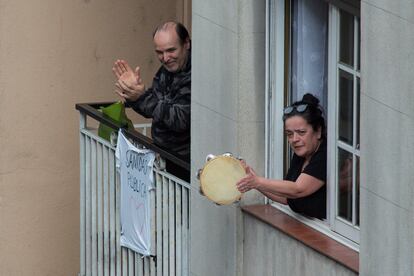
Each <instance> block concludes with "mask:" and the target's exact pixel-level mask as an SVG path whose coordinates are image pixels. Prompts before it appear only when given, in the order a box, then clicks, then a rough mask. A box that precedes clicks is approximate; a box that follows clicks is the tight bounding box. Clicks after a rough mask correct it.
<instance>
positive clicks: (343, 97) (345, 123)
mask: <svg viewBox="0 0 414 276" xmlns="http://www.w3.org/2000/svg"><path fill="white" fill-rule="evenodd" d="M353 83H354V78H353V76H352V75H351V74H349V73H347V72H345V71H343V70H339V114H338V126H339V130H338V134H339V140H341V141H343V142H345V143H348V144H350V145H352V141H353V140H352V136H353V127H352V124H353V118H354V113H353V102H354V95H353V92H352V91H353V86H354V84H353Z"/></svg>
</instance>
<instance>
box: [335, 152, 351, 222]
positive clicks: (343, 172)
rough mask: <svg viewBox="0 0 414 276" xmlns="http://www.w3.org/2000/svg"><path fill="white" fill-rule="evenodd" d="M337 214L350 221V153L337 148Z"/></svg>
mask: <svg viewBox="0 0 414 276" xmlns="http://www.w3.org/2000/svg"><path fill="white" fill-rule="evenodd" d="M338 157H339V158H338V172H337V173H338V216H339V217H341V218H343V219H346V220H348V221H349V222H352V174H353V172H352V154H351V153H349V152H347V151H344V150H342V149H338Z"/></svg>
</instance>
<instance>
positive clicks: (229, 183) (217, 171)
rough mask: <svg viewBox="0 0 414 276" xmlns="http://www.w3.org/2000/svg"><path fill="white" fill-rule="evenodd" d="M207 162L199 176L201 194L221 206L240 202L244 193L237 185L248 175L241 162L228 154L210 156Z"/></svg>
mask: <svg viewBox="0 0 414 276" xmlns="http://www.w3.org/2000/svg"><path fill="white" fill-rule="evenodd" d="M206 161H207V163H206V164H205V165H204V167H203V168H202V169H200V170H199V171H198V175H197V177H198V179H199V180H200V192H201V193H202V194H203V195H205V196H206V197H207V198H208V199H209V200H211V201H213V202H215V203H216V204H219V205H229V204H231V203H234V202H235V201H238V200H240V198H241V195H242V193H240V192H239V190H238V189H237V187H236V183H237V182H238V181H239V180H240V179H241V178H243V177H244V176H245V175H246V172H245V170H244V168H243V166H242V164H241V162H240V160H239V159H236V158H234V157H233V156H232V155H231V154H230V153H226V154H223V155H219V156H214V155H212V154H210V155H208V156H207V158H206Z"/></svg>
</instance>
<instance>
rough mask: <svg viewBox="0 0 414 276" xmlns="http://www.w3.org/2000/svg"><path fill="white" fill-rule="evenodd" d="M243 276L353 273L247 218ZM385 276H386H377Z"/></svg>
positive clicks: (297, 242) (343, 274) (319, 275)
mask: <svg viewBox="0 0 414 276" xmlns="http://www.w3.org/2000/svg"><path fill="white" fill-rule="evenodd" d="M244 229H245V230H244V231H245V237H244V240H245V244H244V248H245V249H244V258H245V262H244V263H243V266H244V269H243V273H244V274H243V275H246V276H247V275H273V276H278V275H280V276H286V275H289V276H302V275H317V276H331V275H335V276H345V275H347V276H351V275H356V274H355V273H354V272H352V271H350V270H349V269H347V268H345V267H344V266H342V265H340V264H338V263H337V262H335V261H333V260H332V259H329V258H328V257H326V256H324V255H321V254H318V253H316V252H315V251H314V250H313V249H311V248H309V247H307V246H303V244H302V243H301V242H299V241H297V240H295V239H293V238H291V237H288V236H286V235H285V234H284V233H281V232H279V231H277V230H275V229H274V228H273V227H271V226H269V225H267V224H265V223H263V222H261V221H258V220H257V219H255V218H253V217H251V216H249V215H246V216H245V217H244ZM376 275H385V274H376Z"/></svg>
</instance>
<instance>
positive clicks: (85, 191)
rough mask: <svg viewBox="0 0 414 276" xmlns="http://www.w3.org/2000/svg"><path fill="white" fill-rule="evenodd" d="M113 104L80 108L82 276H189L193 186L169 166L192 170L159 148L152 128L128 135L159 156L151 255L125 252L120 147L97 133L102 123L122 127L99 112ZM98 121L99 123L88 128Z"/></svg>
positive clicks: (155, 170)
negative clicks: (117, 152) (117, 155)
mask: <svg viewBox="0 0 414 276" xmlns="http://www.w3.org/2000/svg"><path fill="white" fill-rule="evenodd" d="M109 104H111V103H100V104H98V103H95V104H77V105H76V109H77V110H78V111H79V112H80V127H79V133H80V273H79V275H80V276H89V275H99V276H101V275H105V276H106V275H111V276H112V275H113V276H115V275H116V276H118V275H188V274H189V233H190V228H189V227H190V221H189V220H190V216H189V206H190V184H189V183H187V182H185V181H183V180H182V179H179V178H177V177H175V176H174V175H172V174H170V173H168V172H167V171H166V170H165V161H166V160H169V161H170V162H174V163H175V164H176V165H178V166H180V167H182V168H184V169H186V170H189V169H190V165H189V164H188V163H186V162H185V161H183V160H181V159H179V158H177V157H176V156H174V155H173V154H171V153H169V152H168V151H165V150H164V149H161V148H159V147H157V146H156V145H155V144H154V143H153V142H152V140H151V139H150V138H149V137H147V136H145V135H144V134H143V133H144V132H145V128H146V126H145V125H144V126H138V127H137V128H136V129H135V130H132V131H128V130H123V133H124V134H125V136H126V137H127V138H129V139H130V141H131V142H132V143H133V144H134V145H135V146H137V147H139V148H148V149H151V150H152V151H154V152H155V153H156V155H157V158H156V162H154V167H153V171H154V185H155V189H154V190H151V192H150V199H151V200H150V201H151V244H152V249H151V250H152V252H151V256H148V257H144V256H142V255H140V254H139V253H136V252H134V251H132V250H130V249H128V248H124V247H121V246H120V244H119V240H120V233H121V229H120V181H119V179H120V178H119V175H118V173H117V171H116V169H115V149H116V145H115V144H113V143H111V142H108V141H107V140H105V139H102V138H101V137H99V136H98V134H97V128H96V127H93V125H94V124H95V125H96V122H98V123H103V124H106V125H108V126H110V127H111V128H113V129H115V130H119V129H120V128H121V126H120V125H119V124H117V123H116V122H115V121H113V120H111V119H110V118H109V117H106V116H104V115H103V114H102V113H101V112H99V111H98V108H99V107H101V106H107V105H109ZM87 119H92V120H93V121H94V124H90V125H88V123H89V121H88V120H87Z"/></svg>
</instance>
